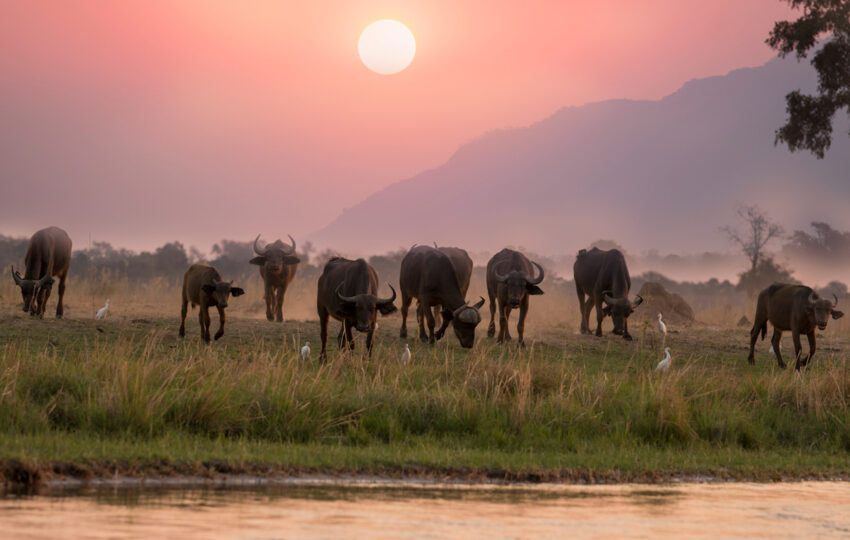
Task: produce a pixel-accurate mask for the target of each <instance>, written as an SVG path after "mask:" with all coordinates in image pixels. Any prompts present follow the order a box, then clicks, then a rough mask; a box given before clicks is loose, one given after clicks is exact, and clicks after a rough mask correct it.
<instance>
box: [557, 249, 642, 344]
mask: <svg viewBox="0 0 850 540" xmlns="http://www.w3.org/2000/svg"><path fill="white" fill-rule="evenodd" d="M573 276H574V278H575V282H576V293H578V305H579V309H580V310H581V333H582V334H589V333H590V323H589V319H590V310H591V308H593V307H594V306H595V307H596V335H597V336H601V335H602V319H603V318H604V317H605V316H606V315H610V316H611V319H612V320H613V321H614V334H616V335H618V336H619V335H622V336H623V338H625V339H626V340H627V341H631V340H632V336H631V335H629V321H628V318H629V315H631V314H632V312H633V311H634V310H635V308H636V307H638V306H639V305H640V304H641V303H642V302H643V298H641V297H640V295H638V296H636V297H635V300H634V302H632V301H630V300H629V289H630V288H631V286H632V279H631V278H630V277H629V269H628V267H627V266H626V259H625V258H624V257H623V254H622V253H620V251H619V250H616V249H611V250H607V251H605V250H601V249H599V248H593V249H591V250H590V251H588V250H586V249H582V250H581V251H579V252H578V256H577V257H576V262H575V264H573ZM585 295H587V300H585ZM603 303H604V304H605V307H603V306H602V304H603Z"/></svg>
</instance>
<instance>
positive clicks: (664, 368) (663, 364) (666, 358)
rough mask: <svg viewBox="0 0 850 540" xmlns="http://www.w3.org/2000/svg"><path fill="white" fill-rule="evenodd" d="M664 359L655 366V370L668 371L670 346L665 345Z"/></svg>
mask: <svg viewBox="0 0 850 540" xmlns="http://www.w3.org/2000/svg"><path fill="white" fill-rule="evenodd" d="M664 354H665V356H664V360H662V361H660V362H658V366H657V367H656V368H655V371H667V368H669V367H670V360H671V358H670V347H664Z"/></svg>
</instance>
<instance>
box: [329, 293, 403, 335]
mask: <svg viewBox="0 0 850 540" xmlns="http://www.w3.org/2000/svg"><path fill="white" fill-rule="evenodd" d="M387 285H389V287H390V290H391V291H392V292H393V295H392V296H391V297H389V298H378V297H377V296H375V295H373V294H365V293H364V294H355V295H354V296H343V295H342V293H341V292H340V289H342V286H343V283H340V284H339V287H337V288H336V296H337V299H338V300H339V302H340V304H341V305H342V309H343V311H344V312H345V313H346V314H351V315H354V318H355V323H354V328H356V329H357V331H358V332H368V331H369V330H370V329H371V328H372V324H373V323H374V322H375V319H376V318H377V312H378V311H380V312H381V315H389V314H390V313H392V312H394V311H395V310H396V307H395V306H394V305H393V302H394V301H395V298H396V293H395V289H393V286H392V285H390V284H389V283H387Z"/></svg>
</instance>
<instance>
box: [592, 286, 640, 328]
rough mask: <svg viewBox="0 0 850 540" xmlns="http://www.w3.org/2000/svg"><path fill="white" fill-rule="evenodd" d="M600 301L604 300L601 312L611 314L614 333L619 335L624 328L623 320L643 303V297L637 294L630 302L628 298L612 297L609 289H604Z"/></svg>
mask: <svg viewBox="0 0 850 540" xmlns="http://www.w3.org/2000/svg"><path fill="white" fill-rule="evenodd" d="M602 301H603V302H605V307H604V308H602V313H604V314H605V315H610V316H611V319H612V320H613V321H614V334H616V335H618V336H621V335H623V332H624V329H625V324H624V323H625V320H626V319H628V318H629V315H631V314H632V312H633V311H634V310H635V308H636V307H638V306H639V305H641V303H643V298H641V296H640V295H637V296H636V297H635V300H634V302H630V301H629V299H628V298H614V297H613V296H611V291H605V292H603V293H602Z"/></svg>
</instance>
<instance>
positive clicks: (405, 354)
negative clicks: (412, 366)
mask: <svg viewBox="0 0 850 540" xmlns="http://www.w3.org/2000/svg"><path fill="white" fill-rule="evenodd" d="M401 363H402V364H408V363H410V347H409V346H408V345H407V343H405V344H404V352H403V353H401Z"/></svg>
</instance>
